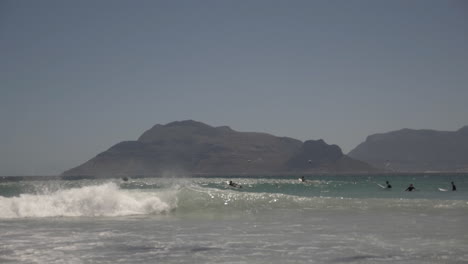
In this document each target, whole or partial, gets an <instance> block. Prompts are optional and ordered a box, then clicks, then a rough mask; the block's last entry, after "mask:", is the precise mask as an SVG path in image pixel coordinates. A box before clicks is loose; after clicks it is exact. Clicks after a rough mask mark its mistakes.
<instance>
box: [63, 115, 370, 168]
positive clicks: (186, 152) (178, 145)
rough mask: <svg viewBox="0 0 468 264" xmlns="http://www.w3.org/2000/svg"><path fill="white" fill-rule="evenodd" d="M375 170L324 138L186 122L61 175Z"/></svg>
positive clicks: (116, 147)
mask: <svg viewBox="0 0 468 264" xmlns="http://www.w3.org/2000/svg"><path fill="white" fill-rule="evenodd" d="M348 170H349V171H373V170H374V169H373V168H372V167H370V166H369V165H367V164H365V163H363V162H359V161H354V160H352V159H351V158H349V157H347V156H345V155H343V153H342V152H341V149H340V148H339V147H338V146H336V145H331V146H330V145H328V144H326V143H325V142H324V141H323V140H317V141H306V142H304V143H303V142H301V141H299V140H296V139H292V138H287V137H276V136H273V135H270V134H266V133H256V132H237V131H234V130H232V129H231V128H229V127H226V126H223V127H212V126H209V125H206V124H204V123H201V122H197V121H193V120H187V121H178V122H172V123H169V124H166V125H159V124H158V125H155V126H153V127H152V128H151V129H149V130H147V131H146V132H144V133H143V134H142V135H141V136H140V137H139V138H138V140H136V141H125V142H120V143H118V144H116V145H114V146H112V147H111V148H110V149H108V150H107V151H104V152H102V153H100V154H98V155H97V156H96V157H94V158H92V159H91V160H89V161H88V162H85V163H84V164H82V165H80V166H78V167H75V168H73V169H70V170H68V171H65V172H64V173H63V175H64V176H74V175H75V176H76V175H92V176H115V175H162V174H164V173H166V172H175V173H177V174H181V173H209V174H238V173H287V172H314V171H330V172H342V171H348Z"/></svg>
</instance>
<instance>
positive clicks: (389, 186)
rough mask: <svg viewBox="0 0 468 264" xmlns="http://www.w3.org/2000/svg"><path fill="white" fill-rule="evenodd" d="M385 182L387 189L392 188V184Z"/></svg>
mask: <svg viewBox="0 0 468 264" xmlns="http://www.w3.org/2000/svg"><path fill="white" fill-rule="evenodd" d="M385 183H386V184H387V189H391V188H392V185H390V183H389V182H388V181H386V182H385Z"/></svg>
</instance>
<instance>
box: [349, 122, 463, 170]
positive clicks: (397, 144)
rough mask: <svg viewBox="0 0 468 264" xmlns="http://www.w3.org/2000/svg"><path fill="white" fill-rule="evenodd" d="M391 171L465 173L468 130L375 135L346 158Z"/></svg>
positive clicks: (402, 131) (398, 132)
mask: <svg viewBox="0 0 468 264" xmlns="http://www.w3.org/2000/svg"><path fill="white" fill-rule="evenodd" d="M348 155H349V156H350V157H352V158H354V159H359V160H362V161H365V162H367V163H369V164H371V165H373V166H375V167H377V168H381V169H385V170H390V171H410V172H426V171H450V172H456V171H464V172H466V171H468V126H465V127H462V128H461V129H459V130H458V131H453V132H449V131H435V130H427V129H425V130H414V129H401V130H398V131H393V132H388V133H382V134H374V135H371V136H368V137H367V139H366V141H365V142H363V143H361V144H360V145H358V146H357V147H356V148H355V149H353V150H352V151H351V152H349V154H348Z"/></svg>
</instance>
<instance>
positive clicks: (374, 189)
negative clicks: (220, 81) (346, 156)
mask: <svg viewBox="0 0 468 264" xmlns="http://www.w3.org/2000/svg"><path fill="white" fill-rule="evenodd" d="M298 178H299V175H298V176H275V177H268V176H262V177H258V176H256V177H253V176H248V175H242V176H233V177H230V178H226V177H192V178H130V180H129V181H128V182H124V181H122V180H120V179H96V180H74V181H70V180H35V181H6V180H4V181H1V182H0V230H2V231H1V232H2V235H1V236H0V262H1V263H116V262H120V263H156V262H158V263H159V262H161V263H380V262H384V263H395V262H397V263H468V250H467V249H468V232H466V228H467V225H466V223H467V222H468V191H467V190H468V177H467V176H466V175H462V174H445V175H443V174H428V175H424V174H411V175H316V176H310V175H309V176H306V182H304V183H303V182H300V181H299V180H298ZM228 180H232V181H234V182H236V183H238V184H240V185H242V188H233V187H230V186H229V185H228V184H227V183H226V182H227V181H228ZM386 180H389V181H390V183H391V184H392V186H393V188H392V189H382V188H380V187H379V186H378V185H377V183H378V184H384V183H385V181H386ZM451 181H454V182H455V184H456V185H457V188H458V190H457V191H456V192H452V191H446V192H442V191H440V190H439V188H445V189H449V190H450V182H451ZM410 183H412V184H414V185H415V187H416V188H417V191H413V192H405V191H404V190H405V189H406V188H407V186H408V185H409V184H410Z"/></svg>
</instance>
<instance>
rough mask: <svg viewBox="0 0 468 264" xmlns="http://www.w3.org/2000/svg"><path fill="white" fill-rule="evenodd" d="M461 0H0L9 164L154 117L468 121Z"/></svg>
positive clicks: (347, 140) (41, 162) (136, 128)
mask: <svg viewBox="0 0 468 264" xmlns="http://www.w3.org/2000/svg"><path fill="white" fill-rule="evenodd" d="M467 47H468V2H467V1H430V0H420V1H417V0H415V1H406V0H402V1H396V0H395V1H383V0H369V1H348V0H341V1H337V0H326V1H308V0H307V1H294V0H293V1H273V0H272V1H262V0H253V1H218V0H213V1H179V0H176V1H169V0H167V1H130V0H129V1H114V0H112V1H104V0H100V1H68V0H65V1H61V0H57V1H48V0H42V1H33V0H29V1H26V0H19V1H9V0H7V1H5V0H2V1H0V91H1V93H0V123H1V129H0V175H25V174H26V175H30V174H58V173H61V172H62V171H64V170H65V169H68V168H71V167H74V166H76V165H79V164H81V163H82V162H84V161H86V160H88V159H90V158H92V157H94V156H95V155H96V154H98V153H99V152H101V151H104V150H106V149H107V148H109V147H110V146H112V145H113V144H115V143H117V142H119V141H122V140H134V139H136V138H137V137H138V136H139V135H140V134H141V133H142V132H143V131H145V130H146V129H148V128H150V127H152V126H153V125H154V124H156V123H162V124H164V123H167V122H171V121H175V120H185V119H194V120H198V121H202V122H205V123H207V124H210V125H214V126H219V125H229V126H231V127H232V128H233V129H235V130H239V131H260V132H268V133H272V134H274V135H278V136H289V137H293V138H298V139H301V140H306V139H320V138H322V139H324V140H325V141H326V142H327V143H330V144H337V145H339V146H340V147H342V149H343V151H344V152H348V151H350V150H351V149H352V148H354V147H355V146H357V145H358V144H359V143H361V142H362V141H363V140H365V138H366V136H368V135H369V134H373V133H379V132H387V131H390V130H397V129H401V128H405V127H407V128H417V129H419V128H428V129H437V130H456V129H458V128H460V127H462V126H464V125H468V103H467V100H468V48H467Z"/></svg>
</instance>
